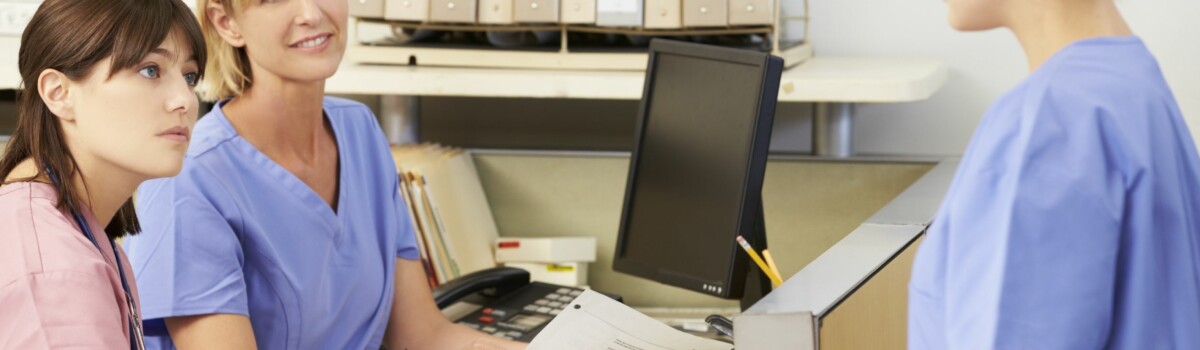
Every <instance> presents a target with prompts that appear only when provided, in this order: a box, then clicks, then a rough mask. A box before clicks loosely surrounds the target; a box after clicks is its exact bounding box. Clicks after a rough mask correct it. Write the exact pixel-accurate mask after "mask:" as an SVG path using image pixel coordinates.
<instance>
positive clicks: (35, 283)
mask: <svg viewBox="0 0 1200 350" xmlns="http://www.w3.org/2000/svg"><path fill="white" fill-rule="evenodd" d="M89 248H90V247H89ZM89 267H90V266H89ZM99 271H103V270H102V268H96V269H94V270H93V271H87V272H82V271H51V272H44V273H36V274H30V275H27V276H25V277H23V278H20V279H17V280H16V281H12V282H11V283H10V284H8V285H5V286H3V288H0V309H3V310H4V311H3V316H0V348H11V349H18V348H20V349H51V348H95V349H121V348H128V347H129V340H127V339H126V332H127V330H128V328H127V327H128V324H127V323H126V320H125V318H122V317H120V315H121V309H119V308H118V306H117V305H118V304H117V303H115V302H113V301H114V300H117V295H116V294H114V293H113V285H112V282H110V281H109V280H108V278H107V276H105V275H103V274H101V273H100V272H99Z"/></svg>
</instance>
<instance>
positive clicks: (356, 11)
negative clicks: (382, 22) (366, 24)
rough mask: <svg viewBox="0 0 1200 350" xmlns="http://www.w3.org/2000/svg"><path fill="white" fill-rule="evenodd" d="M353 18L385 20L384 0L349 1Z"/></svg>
mask: <svg viewBox="0 0 1200 350" xmlns="http://www.w3.org/2000/svg"><path fill="white" fill-rule="evenodd" d="M349 1H350V4H349V8H348V10H349V12H350V15H351V16H354V17H358V18H375V19H379V18H383V3H384V0H349Z"/></svg>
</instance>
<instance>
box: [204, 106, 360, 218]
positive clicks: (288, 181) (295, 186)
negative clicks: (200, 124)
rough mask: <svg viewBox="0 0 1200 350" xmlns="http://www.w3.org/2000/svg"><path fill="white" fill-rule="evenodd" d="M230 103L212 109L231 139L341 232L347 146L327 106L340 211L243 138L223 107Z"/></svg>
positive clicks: (326, 113)
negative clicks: (334, 149)
mask: <svg viewBox="0 0 1200 350" xmlns="http://www.w3.org/2000/svg"><path fill="white" fill-rule="evenodd" d="M227 102H229V100H225V101H222V102H221V103H218V104H216V105H215V106H214V107H213V110H214V111H215V112H216V113H213V116H215V117H218V118H217V119H218V121H219V122H220V124H221V126H222V127H224V128H225V129H226V130H227V131H228V132H229V133H230V134H231V135H233V137H232V138H231V141H236V142H237V143H238V144H240V148H241V150H242V151H243V152H244V153H245V154H246V155H247V156H249V157H250V159H252V160H254V163H256V164H258V165H259V166H260V167H261V168H262V170H264V171H266V173H267V174H268V175H270V176H271V177H272V178H274V179H275V180H277V183H278V184H279V185H280V186H283V187H284V188H285V189H287V192H288V193H291V194H292V195H294V196H296V199H298V200H299V201H300V203H303V206H304V207H307V208H308V209H309V210H310V211H312V212H313V214H315V215H317V216H318V217H320V218H321V221H323V222H324V223H325V225H326V226H327V228H328V229H329V232H332V233H335V234H337V233H340V232H341V228H342V225H341V220H340V218H339V216H338V214H339V213H343V209H342V208H343V206H344V204H343V203H345V202H346V200H345V196H346V191H345V188H344V187H345V186H343V185H344V183H345V179H346V176H345V174H346V154H345V149H346V146H345V144H343V140H342V139H343V137H342V132H341V130H340V129H339V127H340V126H339V125H338V123H335V122H334V121H333V119H332V118H331V117H330V114H329V112H328V111H327V110H326V109H325V107H324V106H322V107H321V115H322V118H324V119H325V121H326V122H328V123H329V127H330V129H332V130H333V139H334V140H333V141H334V143H335V144H337V148H338V150H337V152H338V162H337V167H338V170H337V171H338V175H337V176H338V178H337V204H336V205H337V212H334V209H333V208H332V207H330V206H329V203H326V202H325V199H323V198H321V196H320V195H318V194H317V192H316V191H314V190H313V189H312V187H309V186H308V184H306V183H304V181H303V180H300V178H299V177H297V176H296V175H295V174H292V172H291V171H288V170H287V169H286V168H284V167H283V165H280V164H279V163H277V162H275V160H273V159H271V157H268V156H267V155H266V154H265V153H263V152H262V151H260V150H259V149H258V147H255V146H254V144H252V143H250V141H249V140H246V138H244V137H242V135H241V134H238V132H237V129H236V128H234V127H233V123H231V122H230V121H229V117H228V116H226V115H225V111H224V110H223V109H222V107H223V106H224V105H225V103H227Z"/></svg>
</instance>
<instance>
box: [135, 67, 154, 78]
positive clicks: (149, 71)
mask: <svg viewBox="0 0 1200 350" xmlns="http://www.w3.org/2000/svg"><path fill="white" fill-rule="evenodd" d="M138 74H141V75H142V76H143V77H147V78H150V79H158V66H147V67H146V68H142V69H139V70H138Z"/></svg>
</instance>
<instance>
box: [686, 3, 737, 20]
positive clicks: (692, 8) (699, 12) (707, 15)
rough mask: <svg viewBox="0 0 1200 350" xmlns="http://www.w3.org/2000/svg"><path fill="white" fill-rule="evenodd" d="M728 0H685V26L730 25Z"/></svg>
mask: <svg viewBox="0 0 1200 350" xmlns="http://www.w3.org/2000/svg"><path fill="white" fill-rule="evenodd" d="M728 9H729V3H728V2H726V0H683V26H684V27H724V26H727V25H729V10H728Z"/></svg>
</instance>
